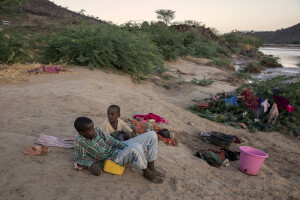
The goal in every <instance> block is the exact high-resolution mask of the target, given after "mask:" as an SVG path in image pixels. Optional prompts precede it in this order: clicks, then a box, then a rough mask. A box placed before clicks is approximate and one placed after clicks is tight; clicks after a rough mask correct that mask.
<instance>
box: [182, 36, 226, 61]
mask: <svg viewBox="0 0 300 200" xmlns="http://www.w3.org/2000/svg"><path fill="white" fill-rule="evenodd" d="M187 52H188V54H189V55H192V56H195V57H199V58H210V59H212V58H216V57H230V56H231V54H230V51H228V50H227V49H226V48H225V47H223V46H221V45H220V44H219V42H216V41H213V40H209V39H200V40H196V41H195V42H193V43H192V44H191V45H190V46H188V47H187Z"/></svg>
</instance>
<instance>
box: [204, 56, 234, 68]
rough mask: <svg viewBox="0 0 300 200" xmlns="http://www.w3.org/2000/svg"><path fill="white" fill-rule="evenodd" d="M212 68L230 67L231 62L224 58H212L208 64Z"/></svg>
mask: <svg viewBox="0 0 300 200" xmlns="http://www.w3.org/2000/svg"><path fill="white" fill-rule="evenodd" d="M208 64H209V65H213V66H221V67H230V66H231V62H230V60H228V59H226V58H213V59H212V61H210V62H209V63H208Z"/></svg>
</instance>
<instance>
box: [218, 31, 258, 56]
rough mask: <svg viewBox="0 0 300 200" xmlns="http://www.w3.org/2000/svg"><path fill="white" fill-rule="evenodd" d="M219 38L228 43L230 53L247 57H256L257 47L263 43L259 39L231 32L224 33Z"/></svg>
mask: <svg viewBox="0 0 300 200" xmlns="http://www.w3.org/2000/svg"><path fill="white" fill-rule="evenodd" d="M220 38H221V41H223V42H224V43H227V44H229V49H230V51H231V52H232V53H235V54H242V55H246V56H249V57H258V56H259V53H258V48H259V47H260V46H262V45H263V41H262V40H261V39H258V38H255V37H252V36H247V35H241V34H238V33H233V32H232V33H228V34H224V35H222V36H221V37H220Z"/></svg>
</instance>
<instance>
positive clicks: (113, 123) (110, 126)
mask: <svg viewBox="0 0 300 200" xmlns="http://www.w3.org/2000/svg"><path fill="white" fill-rule="evenodd" d="M120 115H121V109H120V107H119V106H118V105H111V106H109V107H108V109H107V118H108V121H107V122H105V123H104V124H102V125H101V128H102V130H103V131H104V132H105V133H107V134H108V135H110V136H112V137H114V138H115V139H117V140H119V141H124V140H129V139H131V138H133V137H135V135H136V128H135V127H133V126H132V129H131V128H129V127H128V126H127V125H126V123H125V122H124V121H123V120H121V119H118V118H119V117H120Z"/></svg>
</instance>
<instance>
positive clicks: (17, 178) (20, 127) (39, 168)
mask: <svg viewBox="0 0 300 200" xmlns="http://www.w3.org/2000/svg"><path fill="white" fill-rule="evenodd" d="M169 66H170V67H171V68H172V69H175V68H178V69H180V71H182V72H186V73H187V74H188V73H189V72H191V71H192V72H195V70H197V73H196V74H195V75H194V76H196V77H203V76H206V78H209V77H212V78H214V79H215V80H217V81H216V82H215V83H214V84H213V85H211V86H208V87H201V86H196V85H193V84H189V83H187V84H179V83H178V81H175V80H174V79H170V80H160V79H158V78H157V77H156V79H155V81H153V80H152V81H150V80H149V81H143V82H142V83H141V84H135V83H133V82H132V80H131V79H130V77H129V76H128V75H124V74H116V73H106V72H103V71H101V70H94V71H90V70H88V69H85V68H81V67H72V68H70V69H71V71H72V72H71V73H60V74H55V75H51V74H41V75H35V76H31V77H30V78H29V81H20V82H17V83H9V84H3V85H1V86H0V95H1V96H0V110H1V113H0V132H1V135H0V139H1V140H0V150H1V155H0V162H1V168H0V176H1V179H0V199H110V200H111V199H243V200H244V199H300V184H299V183H300V182H299V180H300V179H299V174H300V172H299V168H300V161H299V158H300V148H299V140H298V139H296V138H295V137H288V136H285V135H283V134H280V133H278V132H270V133H266V132H256V133H249V132H247V131H246V130H241V129H235V128H233V127H231V126H224V125H222V124H218V123H214V122H212V121H209V120H206V119H203V118H200V117H198V116H196V115H194V114H192V113H190V112H189V111H187V110H186V109H185V108H186V106H188V105H192V104H193V103H194V102H193V100H194V99H201V98H205V97H208V96H209V95H210V94H213V93H216V92H222V91H230V90H232V89H234V88H236V87H237V85H233V84H231V83H230V81H228V78H227V79H226V80H225V79H224V77H227V76H228V77H230V76H231V75H230V73H228V72H224V71H222V70H219V69H216V68H211V67H207V66H204V65H201V63H200V64H199V63H198V64H196V63H195V62H191V61H187V60H179V61H177V62H173V63H169ZM189 75H191V74H189ZM189 75H186V76H187V77H185V78H186V79H187V80H188V79H189V78H191V77H190V76H189ZM166 88H168V89H166ZM110 104H118V105H120V107H121V119H127V118H131V117H132V116H133V115H134V114H143V113H148V112H153V113H155V114H158V115H160V116H162V117H164V118H166V119H167V120H168V121H169V124H168V125H164V126H165V127H167V128H169V129H173V130H175V131H177V132H178V134H179V137H180V142H181V145H179V146H176V147H173V146H167V145H165V144H163V143H159V149H158V160H157V162H156V166H157V167H158V169H161V170H164V171H166V172H167V178H166V179H165V182H164V183H163V184H162V185H156V184H152V183H150V182H149V181H148V180H146V179H144V178H143V177H142V172H141V171H139V170H137V169H136V168H134V166H128V167H127V168H126V169H125V173H124V174H123V175H122V176H117V175H111V174H107V173H103V174H102V175H101V176H99V177H97V176H93V175H92V174H91V173H90V172H89V171H88V170H84V171H80V172H79V171H76V170H74V169H73V158H74V150H72V149H63V148H59V147H50V148H49V149H50V152H49V153H48V154H47V155H45V156H39V157H31V156H28V155H25V154H24V153H23V152H22V149H23V147H24V146H26V145H33V144H34V143H35V141H36V138H37V137H38V136H39V134H42V133H44V134H47V135H53V136H57V137H60V136H72V135H74V134H76V132H75V130H74V128H73V122H74V120H75V118H76V117H78V116H87V117H90V118H92V119H93V120H94V122H95V124H96V125H100V124H101V123H102V122H103V121H104V120H106V109H107V107H108V106H109V105H110ZM189 122H193V123H194V124H195V126H191V125H189ZM201 131H221V132H223V133H227V134H234V135H237V136H239V137H241V138H243V139H244V140H245V142H244V143H242V144H241V145H246V146H251V147H254V148H258V149H260V150H263V151H265V152H266V153H267V154H268V155H269V158H267V159H266V160H265V162H264V164H263V166H262V168H261V171H260V172H259V175H258V176H249V175H246V174H244V173H242V172H240V171H239V170H238V164H239V161H235V162H231V165H230V166H229V167H228V168H223V167H222V168H215V167H212V166H209V165H208V164H207V163H206V162H204V161H203V160H201V159H199V158H197V157H195V156H193V154H195V152H196V151H198V150H200V149H208V148H213V149H215V150H218V149H219V148H218V147H217V146H214V145H212V144H206V143H204V142H203V141H202V140H201V139H200V138H199V137H198V134H199V133H200V132H201ZM239 146H240V145H237V144H232V145H231V147H230V149H231V150H238V147H239Z"/></svg>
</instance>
